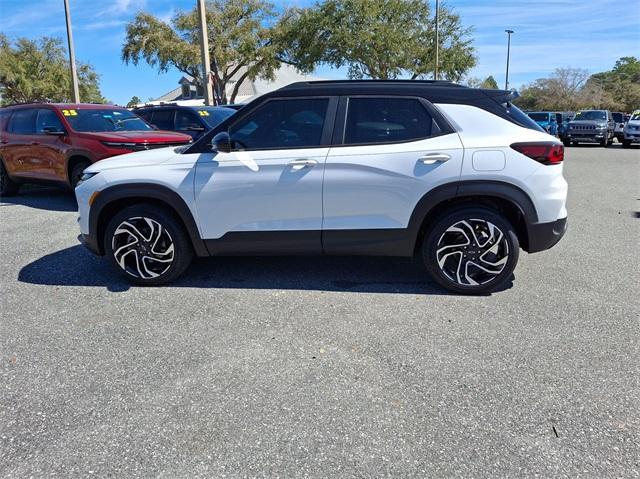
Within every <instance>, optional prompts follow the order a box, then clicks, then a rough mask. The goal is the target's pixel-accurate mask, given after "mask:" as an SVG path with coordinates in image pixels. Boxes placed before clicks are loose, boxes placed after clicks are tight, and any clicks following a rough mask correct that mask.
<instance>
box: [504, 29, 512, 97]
mask: <svg viewBox="0 0 640 479" xmlns="http://www.w3.org/2000/svg"><path fill="white" fill-rule="evenodd" d="M505 32H507V74H506V75H505V77H504V89H505V90H508V89H509V55H510V54H511V34H512V33H513V30H505Z"/></svg>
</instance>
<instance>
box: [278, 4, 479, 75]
mask: <svg viewBox="0 0 640 479" xmlns="http://www.w3.org/2000/svg"><path fill="white" fill-rule="evenodd" d="M276 33H277V35H278V39H277V40H278V41H277V42H276V43H277V44H279V45H280V46H281V49H282V50H283V52H282V58H283V60H284V61H286V62H288V63H291V64H293V65H295V66H296V67H298V68H299V69H301V70H302V71H306V72H311V71H313V69H314V68H315V67H316V66H318V65H319V64H326V65H329V66H332V67H336V68H340V67H344V66H346V67H347V68H348V71H349V77H350V78H378V79H393V78H398V77H401V76H410V77H411V78H424V77H432V75H433V70H434V64H435V32H434V20H433V15H432V12H431V9H430V7H429V3H428V2H427V1H426V0H325V1H323V2H321V3H316V4H315V5H314V6H312V7H310V8H294V9H291V10H289V11H288V12H287V13H286V14H285V16H284V18H283V19H282V21H281V22H280V25H279V29H278V30H277V32H276ZM470 33H471V31H470V29H467V28H463V27H462V24H461V20H460V17H459V15H457V14H455V13H454V12H453V11H451V10H450V9H448V8H446V7H441V9H440V27H439V37H440V41H439V43H440V49H439V57H440V58H439V63H440V78H443V79H450V80H454V81H459V80H460V78H461V77H462V76H463V75H464V73H465V72H467V71H468V70H469V69H471V68H472V67H473V66H474V65H475V64H476V59H475V50H474V48H473V46H472V44H471V42H472V41H471V38H470Z"/></svg>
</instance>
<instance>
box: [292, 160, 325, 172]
mask: <svg viewBox="0 0 640 479" xmlns="http://www.w3.org/2000/svg"><path fill="white" fill-rule="evenodd" d="M317 164H318V162H317V161H316V160H309V159H306V158H301V159H299V160H293V161H290V162H289V166H290V167H291V169H292V170H294V171H299V170H302V169H303V168H313V167H314V166H316V165H317Z"/></svg>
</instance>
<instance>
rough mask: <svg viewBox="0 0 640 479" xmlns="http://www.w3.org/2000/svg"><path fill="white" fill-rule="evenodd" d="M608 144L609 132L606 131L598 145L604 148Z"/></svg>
mask: <svg viewBox="0 0 640 479" xmlns="http://www.w3.org/2000/svg"><path fill="white" fill-rule="evenodd" d="M608 145H609V134H608V133H607V134H606V135H605V137H604V138H603V139H602V141H600V146H601V147H603V148H606V147H607V146H608Z"/></svg>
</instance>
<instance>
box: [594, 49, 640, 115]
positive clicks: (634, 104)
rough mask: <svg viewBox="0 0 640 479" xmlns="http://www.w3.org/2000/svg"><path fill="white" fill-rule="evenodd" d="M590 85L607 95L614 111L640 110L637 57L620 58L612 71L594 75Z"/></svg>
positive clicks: (639, 70)
mask: <svg viewBox="0 0 640 479" xmlns="http://www.w3.org/2000/svg"><path fill="white" fill-rule="evenodd" d="M589 84H590V85H589V86H590V87H592V88H598V87H599V88H601V89H602V90H604V91H605V92H606V93H607V95H608V97H609V101H610V104H611V105H612V106H613V109H616V110H617V109H621V110H623V111H627V112H631V111H633V110H635V109H637V108H640V61H639V60H638V59H637V58H635V57H622V58H620V59H619V60H618V61H617V62H616V64H615V65H614V67H613V69H612V70H610V71H608V72H603V73H596V74H595V75H592V76H591V78H590V79H589Z"/></svg>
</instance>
